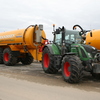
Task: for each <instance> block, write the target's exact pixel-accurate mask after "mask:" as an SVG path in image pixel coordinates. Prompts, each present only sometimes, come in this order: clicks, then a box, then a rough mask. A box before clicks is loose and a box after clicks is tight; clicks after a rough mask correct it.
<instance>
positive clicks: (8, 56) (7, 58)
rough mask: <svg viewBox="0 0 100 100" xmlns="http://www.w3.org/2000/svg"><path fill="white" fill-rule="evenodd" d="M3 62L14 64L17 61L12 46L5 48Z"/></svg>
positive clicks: (8, 64)
mask: <svg viewBox="0 0 100 100" xmlns="http://www.w3.org/2000/svg"><path fill="white" fill-rule="evenodd" d="M3 62H4V64H5V65H7V66H13V65H15V64H16V63H17V57H15V56H13V54H12V52H11V49H10V48H6V49H4V51H3Z"/></svg>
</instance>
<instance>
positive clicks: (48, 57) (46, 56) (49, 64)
mask: <svg viewBox="0 0 100 100" xmlns="http://www.w3.org/2000/svg"><path fill="white" fill-rule="evenodd" d="M42 68H43V70H44V72H45V73H49V74H55V73H57V72H58V70H57V69H56V68H55V67H54V60H53V55H52V54H51V53H50V51H49V49H48V48H47V47H46V48H44V50H43V54H42Z"/></svg>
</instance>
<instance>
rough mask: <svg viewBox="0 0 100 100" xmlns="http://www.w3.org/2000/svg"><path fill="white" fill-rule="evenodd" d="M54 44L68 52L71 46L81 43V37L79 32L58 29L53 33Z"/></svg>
mask: <svg viewBox="0 0 100 100" xmlns="http://www.w3.org/2000/svg"><path fill="white" fill-rule="evenodd" d="M54 43H55V44H56V45H58V47H59V48H60V49H67V51H66V52H70V51H71V45H72V44H80V43H82V37H81V35H80V32H79V31H76V30H67V29H66V28H64V27H63V28H62V29H61V28H58V29H56V31H55V32H54ZM62 47H65V48H62Z"/></svg>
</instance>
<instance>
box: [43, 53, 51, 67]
mask: <svg viewBox="0 0 100 100" xmlns="http://www.w3.org/2000/svg"><path fill="white" fill-rule="evenodd" d="M43 62H44V67H45V68H48V67H49V63H50V58H49V55H48V54H47V53H46V54H44V60H43Z"/></svg>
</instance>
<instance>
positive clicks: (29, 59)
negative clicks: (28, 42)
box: [20, 53, 33, 65]
mask: <svg viewBox="0 0 100 100" xmlns="http://www.w3.org/2000/svg"><path fill="white" fill-rule="evenodd" d="M20 61H21V62H22V64H24V65H30V64H31V63H32V62H33V57H32V56H31V55H30V54H29V53H26V54H25V56H24V57H23V58H20Z"/></svg>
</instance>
